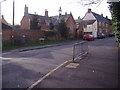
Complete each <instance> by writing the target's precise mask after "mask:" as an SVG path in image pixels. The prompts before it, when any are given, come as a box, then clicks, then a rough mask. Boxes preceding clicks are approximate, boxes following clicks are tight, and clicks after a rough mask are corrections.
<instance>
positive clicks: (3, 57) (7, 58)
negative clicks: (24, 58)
mask: <svg viewBox="0 0 120 90" xmlns="http://www.w3.org/2000/svg"><path fill="white" fill-rule="evenodd" d="M0 59H4V60H5V59H12V58H4V57H0Z"/></svg>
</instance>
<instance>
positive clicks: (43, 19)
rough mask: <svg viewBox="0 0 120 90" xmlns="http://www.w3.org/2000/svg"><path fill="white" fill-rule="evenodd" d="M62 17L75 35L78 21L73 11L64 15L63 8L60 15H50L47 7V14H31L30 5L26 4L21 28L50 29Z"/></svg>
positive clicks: (53, 27)
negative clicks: (76, 21)
mask: <svg viewBox="0 0 120 90" xmlns="http://www.w3.org/2000/svg"><path fill="white" fill-rule="evenodd" d="M61 18H64V19H65V22H66V24H67V27H68V28H69V29H70V34H71V36H73V37H74V36H75V30H76V23H75V20H74V18H73V15H72V13H70V14H67V13H65V15H62V9H61V7H60V9H59V15H57V16H51V17H49V15H48V11H47V10H46V9H45V15H44V16H42V15H37V14H29V13H28V7H27V6H26V5H25V9H24V16H23V18H22V20H21V29H24V30H29V29H41V30H49V29H55V26H56V24H57V22H58V20H60V19H61Z"/></svg>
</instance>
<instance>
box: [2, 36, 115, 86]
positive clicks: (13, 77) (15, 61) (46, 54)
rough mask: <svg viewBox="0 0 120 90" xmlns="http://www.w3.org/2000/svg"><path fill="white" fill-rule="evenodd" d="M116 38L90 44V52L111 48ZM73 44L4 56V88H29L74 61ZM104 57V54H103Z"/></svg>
mask: <svg viewBox="0 0 120 90" xmlns="http://www.w3.org/2000/svg"><path fill="white" fill-rule="evenodd" d="M111 40H112V41H113V40H115V38H105V39H99V40H98V39H97V40H95V41H90V42H89V48H90V51H92V50H94V49H95V48H96V47H98V46H106V48H107V46H111ZM72 49H73V43H71V44H68V45H63V46H58V47H50V48H44V49H37V50H30V51H24V52H14V53H13V52H11V53H8V54H3V61H2V79H3V82H2V86H3V88H27V87H29V86H31V85H32V84H33V83H34V82H36V81H37V80H38V79H40V78H42V77H43V76H44V75H46V74H47V73H48V72H50V71H51V70H53V69H54V68H55V67H57V66H59V65H60V64H61V63H63V62H65V61H66V60H71V59H72V53H73V52H72ZM101 55H103V54H101Z"/></svg>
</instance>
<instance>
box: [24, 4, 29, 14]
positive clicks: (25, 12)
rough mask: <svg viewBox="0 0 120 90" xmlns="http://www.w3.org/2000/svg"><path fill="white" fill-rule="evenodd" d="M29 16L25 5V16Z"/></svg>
mask: <svg viewBox="0 0 120 90" xmlns="http://www.w3.org/2000/svg"><path fill="white" fill-rule="evenodd" d="M26 15H28V7H27V6H26V5H25V11H24V16H26Z"/></svg>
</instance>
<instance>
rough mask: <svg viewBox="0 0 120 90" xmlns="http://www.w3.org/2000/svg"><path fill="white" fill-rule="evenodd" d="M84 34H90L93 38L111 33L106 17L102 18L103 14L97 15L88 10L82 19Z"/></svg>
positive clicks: (110, 26) (108, 20) (109, 23)
mask: <svg viewBox="0 0 120 90" xmlns="http://www.w3.org/2000/svg"><path fill="white" fill-rule="evenodd" d="M83 23H84V34H92V35H93V36H94V37H95V38H96V37H97V35H98V34H100V33H103V34H105V35H106V36H107V35H108V34H109V33H111V32H112V25H111V22H110V19H108V17H107V16H106V17H103V14H101V15H99V14H97V13H95V12H92V10H91V9H88V11H87V13H86V14H85V16H84V17H83Z"/></svg>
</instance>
